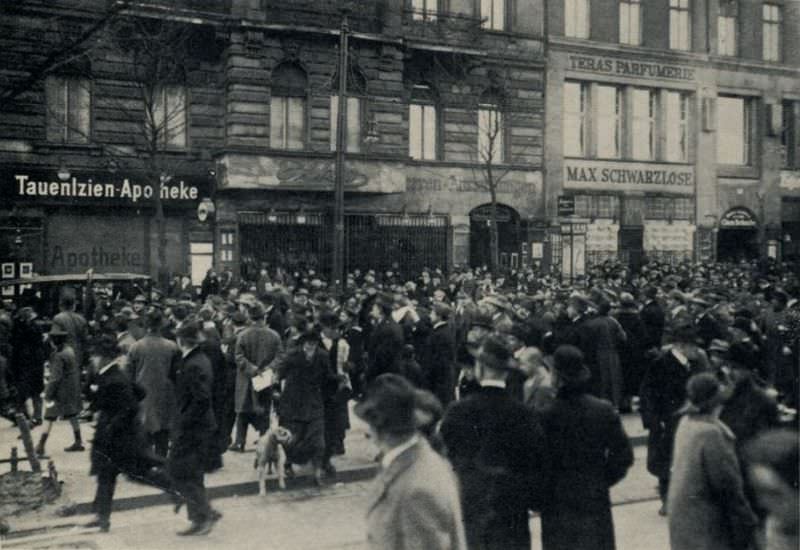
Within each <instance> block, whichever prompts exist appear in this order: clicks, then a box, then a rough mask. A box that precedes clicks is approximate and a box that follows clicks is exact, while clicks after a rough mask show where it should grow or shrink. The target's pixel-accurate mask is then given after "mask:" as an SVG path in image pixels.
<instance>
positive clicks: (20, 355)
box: [9, 319, 47, 401]
mask: <svg viewBox="0 0 800 550" xmlns="http://www.w3.org/2000/svg"><path fill="white" fill-rule="evenodd" d="M11 338H12V340H11V341H12V345H13V347H12V354H11V357H10V360H9V365H10V366H9V373H10V375H11V382H12V384H13V385H14V387H15V388H16V389H17V399H19V400H23V401H24V400H25V399H27V398H28V397H33V396H34V395H39V394H40V393H42V391H43V390H44V362H45V360H46V359H47V350H46V348H45V346H44V341H43V336H42V329H41V328H39V326H38V325H37V324H36V323H35V322H33V321H23V320H21V319H18V320H17V321H16V322H15V323H14V328H13V330H12V337H11Z"/></svg>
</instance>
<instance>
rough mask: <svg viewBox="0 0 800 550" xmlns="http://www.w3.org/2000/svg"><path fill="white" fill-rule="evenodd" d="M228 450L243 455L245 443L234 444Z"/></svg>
mask: <svg viewBox="0 0 800 550" xmlns="http://www.w3.org/2000/svg"><path fill="white" fill-rule="evenodd" d="M228 450H229V451H233V452H234V453H243V452H244V443H233V444H232V445H231V446H230V447H228Z"/></svg>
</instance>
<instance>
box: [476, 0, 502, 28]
mask: <svg viewBox="0 0 800 550" xmlns="http://www.w3.org/2000/svg"><path fill="white" fill-rule="evenodd" d="M481 19H482V20H483V28H484V29H491V30H493V31H502V30H503V29H505V27H506V0H481Z"/></svg>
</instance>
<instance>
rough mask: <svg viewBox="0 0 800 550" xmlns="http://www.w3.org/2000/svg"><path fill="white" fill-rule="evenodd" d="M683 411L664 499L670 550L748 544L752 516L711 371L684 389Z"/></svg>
mask: <svg viewBox="0 0 800 550" xmlns="http://www.w3.org/2000/svg"><path fill="white" fill-rule="evenodd" d="M686 393H687V396H688V398H689V403H690V405H689V407H688V410H687V412H688V414H687V415H686V416H684V417H683V418H682V419H681V421H680V424H679V425H678V431H677V432H676V434H675V451H674V457H673V461H672V478H671V480H670V485H669V497H668V499H667V503H668V512H669V538H670V546H671V548H672V550H740V549H744V548H749V544H750V542H751V539H752V535H753V531H754V529H755V526H756V524H757V519H756V516H755V514H754V513H753V511H752V509H751V508H750V505H749V503H748V501H747V498H746V497H745V495H744V489H743V481H742V471H741V469H740V466H739V460H738V459H737V457H736V449H735V440H736V436H734V435H733V432H731V430H730V428H728V427H727V426H726V425H725V424H723V423H722V422H721V421H720V420H719V415H720V412H721V411H722V405H723V401H724V397H723V396H724V392H723V389H722V387H721V385H720V383H719V381H718V380H717V378H716V377H715V376H714V375H713V374H711V373H701V374H698V375H695V376H693V377H692V378H691V379H690V380H689V383H688V384H687V387H686Z"/></svg>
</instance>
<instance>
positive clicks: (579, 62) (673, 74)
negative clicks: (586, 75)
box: [569, 55, 695, 80]
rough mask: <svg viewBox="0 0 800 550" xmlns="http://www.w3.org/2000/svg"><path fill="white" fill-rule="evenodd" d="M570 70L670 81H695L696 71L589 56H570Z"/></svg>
mask: <svg viewBox="0 0 800 550" xmlns="http://www.w3.org/2000/svg"><path fill="white" fill-rule="evenodd" d="M569 68H570V69H572V70H574V71H589V72H593V73H606V74H616V75H620V76H635V77H640V78H662V79H670V80H694V78H695V75H694V69H692V68H691V67H683V66H680V65H670V64H667V63H657V62H654V61H631V60H628V59H613V58H610V57H598V56H589V55H571V56H569Z"/></svg>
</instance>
